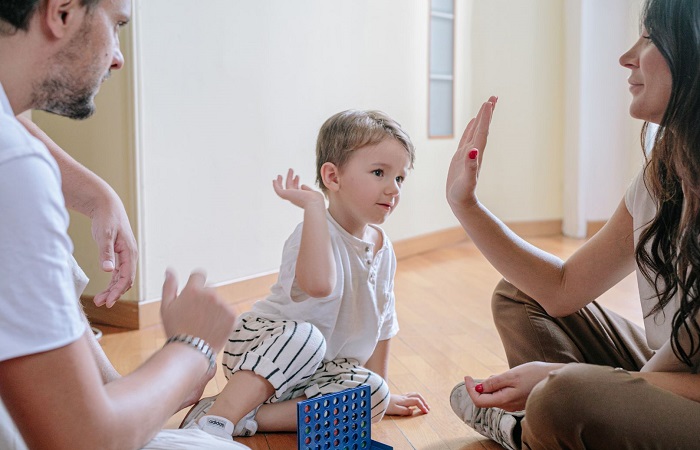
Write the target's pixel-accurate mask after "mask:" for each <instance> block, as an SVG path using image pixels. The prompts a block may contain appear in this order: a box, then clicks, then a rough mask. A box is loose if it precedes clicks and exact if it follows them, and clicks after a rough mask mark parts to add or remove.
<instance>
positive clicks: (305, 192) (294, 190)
mask: <svg viewBox="0 0 700 450" xmlns="http://www.w3.org/2000/svg"><path fill="white" fill-rule="evenodd" d="M282 181H283V180H282V175H277V178H276V179H274V180H272V187H273V189H274V190H275V193H276V194H277V195H278V196H279V197H280V198H282V199H284V200H288V201H290V202H292V203H293V204H294V205H296V206H298V207H299V208H302V209H306V207H307V206H308V205H310V204H316V203H320V204H321V205H322V206H323V207H324V208H325V204H326V201H325V199H324V198H323V194H321V193H320V192H318V191H316V190H313V189H311V188H310V187H309V186H307V185H305V184H302V185H301V186H299V175H294V170H293V169H289V170H288V171H287V181H286V182H285V183H284V185H283V184H282Z"/></svg>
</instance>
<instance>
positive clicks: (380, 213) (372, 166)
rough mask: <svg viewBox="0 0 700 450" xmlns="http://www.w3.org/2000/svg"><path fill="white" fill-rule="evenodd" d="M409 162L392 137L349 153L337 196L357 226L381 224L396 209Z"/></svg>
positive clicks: (400, 145) (406, 153)
mask: <svg viewBox="0 0 700 450" xmlns="http://www.w3.org/2000/svg"><path fill="white" fill-rule="evenodd" d="M410 165H411V162H410V159H409V156H408V152H407V151H406V149H405V148H404V146H403V145H402V144H401V143H400V142H399V141H398V140H396V139H394V138H387V139H384V140H383V141H381V142H379V143H378V144H374V145H366V146H364V147H361V148H359V149H357V150H354V151H353V152H352V156H351V157H350V159H349V160H348V162H347V163H346V164H345V166H344V167H343V168H342V169H340V171H339V182H340V185H339V186H340V187H339V189H338V191H337V192H336V196H335V197H336V199H337V200H338V201H339V202H340V203H341V204H342V207H343V209H345V210H346V211H347V212H348V213H349V214H351V215H352V216H353V217H354V218H355V221H356V222H357V224H358V225H360V224H361V225H366V224H370V223H372V224H381V223H383V222H384V221H385V220H386V218H387V217H389V214H391V213H392V211H394V209H396V206H398V204H399V199H400V197H401V186H402V184H403V181H404V179H405V178H406V176H407V175H408V171H409V168H410Z"/></svg>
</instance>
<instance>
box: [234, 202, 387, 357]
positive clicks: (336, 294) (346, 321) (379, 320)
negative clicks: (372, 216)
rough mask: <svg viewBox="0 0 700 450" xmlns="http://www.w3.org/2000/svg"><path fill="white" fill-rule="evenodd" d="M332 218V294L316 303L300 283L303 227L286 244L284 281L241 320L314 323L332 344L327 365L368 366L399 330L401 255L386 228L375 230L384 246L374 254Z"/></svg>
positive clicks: (328, 347) (282, 267) (328, 346)
mask: <svg viewBox="0 0 700 450" xmlns="http://www.w3.org/2000/svg"><path fill="white" fill-rule="evenodd" d="M326 218H327V220H328V228H329V233H330V239H331V246H332V249H333V257H334V259H335V265H336V283H335V287H334V289H333V292H332V293H331V295H329V296H327V297H324V298H311V297H309V296H308V295H306V294H305V293H304V292H303V291H302V290H301V289H299V288H298V286H297V283H296V281H295V270H296V262H297V256H298V254H299V245H300V243H301V231H302V228H303V225H304V224H303V222H302V223H301V224H299V225H298V226H297V228H296V229H295V230H294V232H293V233H292V235H291V236H290V237H289V238H288V239H287V242H286V243H285V245H284V250H283V252H282V264H281V265H280V273H279V277H278V280H277V283H276V284H275V285H274V286H273V287H272V291H271V293H270V295H269V296H268V297H267V298H266V299H264V300H261V301H258V302H256V303H255V304H254V305H253V307H252V308H251V311H250V312H249V313H244V314H242V315H241V318H244V317H247V316H250V315H253V316H259V317H265V318H268V319H274V320H296V321H304V322H309V323H312V324H313V325H315V326H316V327H317V328H318V329H319V330H320V331H321V333H322V334H323V336H324V338H325V339H326V354H325V357H324V359H325V360H333V359H337V358H349V359H354V360H356V361H358V363H359V364H361V365H364V364H365V363H366V362H367V360H368V359H369V358H370V356H372V353H373V352H374V348H375V347H376V345H377V342H378V341H380V340H385V339H390V338H392V337H393V336H395V335H396V333H397V332H398V330H399V326H398V321H397V319H396V310H395V301H394V275H395V273H396V256H395V255H394V249H393V247H392V245H391V242H390V241H389V239H388V237H387V236H386V234H385V233H384V231H383V230H382V229H381V228H379V227H376V226H373V225H371V226H373V227H374V228H375V229H376V230H377V231H378V232H379V233H381V235H382V242H383V244H382V248H380V249H378V250H377V252H376V255H374V253H375V252H374V244H373V243H371V242H366V241H363V240H361V239H358V238H357V237H355V236H352V235H351V234H350V233H348V232H347V231H345V230H344V229H343V228H342V227H341V226H340V225H339V224H338V223H337V222H336V221H335V219H333V217H332V216H331V215H330V213H329V212H328V211H326ZM373 255H374V256H373Z"/></svg>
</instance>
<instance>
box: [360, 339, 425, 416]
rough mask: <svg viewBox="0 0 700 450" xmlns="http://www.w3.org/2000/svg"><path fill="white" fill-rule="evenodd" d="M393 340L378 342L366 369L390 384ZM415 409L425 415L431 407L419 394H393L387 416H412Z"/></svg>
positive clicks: (366, 364)
mask: <svg viewBox="0 0 700 450" xmlns="http://www.w3.org/2000/svg"><path fill="white" fill-rule="evenodd" d="M390 343H391V339H385V340H383V341H379V342H377V346H376V347H375V348H374V352H373V353H372V356H370V357H369V359H368V360H367V362H366V363H365V368H367V369H369V370H371V371H372V372H374V373H376V374H377V375H379V376H381V377H382V378H384V381H385V382H386V383H387V384H388V383H389V381H388V375H389V344H390ZM413 408H418V409H419V410H420V411H421V412H423V413H424V414H427V413H428V411H430V406H428V403H427V402H426V401H425V399H424V398H423V396H422V395H420V394H419V393H418V392H409V393H408V394H403V395H401V394H391V396H390V398H389V406H388V407H387V409H386V414H388V415H390V416H410V415H412V414H413Z"/></svg>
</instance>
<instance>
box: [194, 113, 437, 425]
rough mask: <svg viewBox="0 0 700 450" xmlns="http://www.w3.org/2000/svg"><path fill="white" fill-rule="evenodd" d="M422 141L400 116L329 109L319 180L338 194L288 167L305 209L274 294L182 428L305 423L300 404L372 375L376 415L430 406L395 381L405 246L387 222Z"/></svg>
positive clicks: (291, 187)
mask: <svg viewBox="0 0 700 450" xmlns="http://www.w3.org/2000/svg"><path fill="white" fill-rule="evenodd" d="M414 157H415V150H414V147H413V144H412V143H411V141H410V138H409V137H408V135H407V134H406V133H405V132H404V131H403V130H402V129H401V127H400V126H399V124H398V123H396V122H395V121H394V120H392V119H391V118H389V117H388V116H387V115H385V114H384V113H382V112H378V111H355V110H349V111H344V112H341V113H338V114H336V115H334V116H333V117H331V118H329V119H328V120H327V121H326V122H325V123H324V124H323V126H322V127H321V130H320V131H319V135H318V142H317V145H316V167H317V173H316V181H317V183H318V185H319V187H320V188H321V190H322V191H323V193H324V194H325V195H326V196H327V198H328V210H326V204H325V199H324V197H323V195H322V194H321V193H320V192H318V191H315V190H312V189H311V188H309V187H308V186H306V185H302V186H301V187H300V186H299V177H298V176H295V175H294V171H293V170H291V169H290V170H289V172H288V174H287V180H286V183H284V184H283V178H282V176H281V175H280V176H278V177H277V179H276V180H274V181H273V183H272V184H273V188H274V190H275V192H276V193H277V195H279V196H280V197H281V198H283V199H285V200H288V201H290V202H291V203H293V204H294V205H296V206H298V207H300V208H302V209H303V210H304V221H303V223H301V224H300V225H299V226H298V227H297V228H296V230H295V231H294V233H292V235H291V236H290V237H289V239H288V240H287V242H286V243H285V246H284V251H283V255H282V264H281V267H280V273H279V278H278V280H277V283H276V284H275V285H274V286H273V287H272V292H271V294H270V296H269V297H268V298H266V299H265V300H261V301H259V302H256V303H255V304H254V305H253V307H252V310H251V311H250V312H248V313H244V314H242V315H241V316H240V318H239V321H238V325H237V328H236V330H235V331H234V333H233V335H232V336H231V337H230V339H229V342H228V345H227V346H226V348H225V351H224V358H223V365H224V371H225V372H226V376H227V378H228V383H227V384H226V386H225V387H224V389H223V390H222V392H221V393H220V394H219V395H218V396H216V397H209V398H204V399H202V400H200V402H199V403H198V404H196V405H195V406H194V407H193V408H192V409H191V410H190V411H189V413H188V414H187V416H186V417H185V420H184V421H183V424H182V425H181V426H182V427H187V428H190V427H199V428H201V429H203V430H205V431H207V432H210V433H212V434H215V435H218V436H222V437H230V436H232V435H233V436H250V435H252V434H254V433H255V432H256V431H258V430H260V431H295V430H296V428H297V423H296V403H297V402H299V401H301V400H304V399H306V398H312V397H316V396H319V395H323V394H328V393H333V392H338V391H341V390H343V389H347V388H351V387H356V386H359V385H362V384H369V385H370V386H371V393H372V394H371V408H372V409H371V414H372V421H373V422H376V421H379V420H380V419H381V418H382V417H383V416H384V414H385V413H387V414H394V415H410V414H412V413H413V408H414V407H415V408H418V409H419V410H420V411H422V412H423V413H427V412H428V410H429V407H428V405H427V404H426V402H425V400H424V399H423V397H422V396H421V395H420V394H417V393H412V394H407V395H395V394H390V393H389V387H388V386H387V383H386V381H385V380H386V378H387V371H388V365H389V342H390V339H391V338H392V337H393V336H394V335H396V333H397V332H398V329H399V327H398V323H397V321H396V312H395V308H394V273H395V271H396V257H395V255H394V251H393V248H392V246H391V243H390V242H389V239H388V238H387V237H386V235H385V234H384V232H383V231H382V229H381V228H379V227H378V226H376V224H381V223H383V222H384V221H385V220H386V218H387V217H388V216H389V215H390V214H391V213H392V211H393V210H394V209H395V208H396V206H397V205H398V203H399V198H400V194H401V187H402V184H403V181H404V179H405V178H406V175H407V174H408V172H409V170H411V169H412V168H413V160H414Z"/></svg>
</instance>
